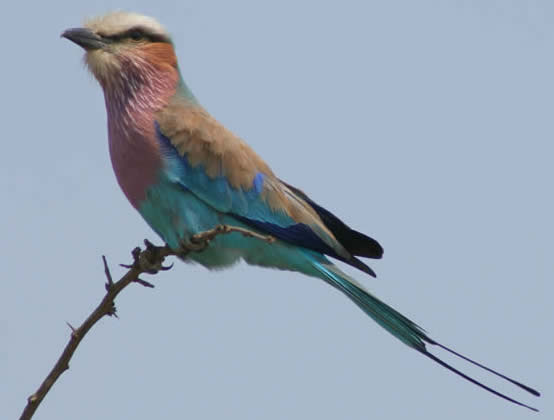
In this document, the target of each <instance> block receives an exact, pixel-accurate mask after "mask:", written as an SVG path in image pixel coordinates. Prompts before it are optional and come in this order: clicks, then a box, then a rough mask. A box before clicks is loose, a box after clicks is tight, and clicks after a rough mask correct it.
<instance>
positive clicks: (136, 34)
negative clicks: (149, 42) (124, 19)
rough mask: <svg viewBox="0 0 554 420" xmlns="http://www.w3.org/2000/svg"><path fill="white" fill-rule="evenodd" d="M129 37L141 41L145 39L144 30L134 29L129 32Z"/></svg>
mask: <svg viewBox="0 0 554 420" xmlns="http://www.w3.org/2000/svg"><path fill="white" fill-rule="evenodd" d="M129 38H131V39H132V40H133V41H141V40H142V39H144V34H143V33H142V31H139V30H134V31H131V32H129Z"/></svg>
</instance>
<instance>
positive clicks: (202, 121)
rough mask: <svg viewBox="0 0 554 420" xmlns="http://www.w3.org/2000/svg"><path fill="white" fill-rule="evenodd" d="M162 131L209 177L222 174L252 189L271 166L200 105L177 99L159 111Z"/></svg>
mask: <svg viewBox="0 0 554 420" xmlns="http://www.w3.org/2000/svg"><path fill="white" fill-rule="evenodd" d="M156 122H157V124H158V126H159V130H160V131H161V134H163V135H164V136H165V137H166V138H167V139H169V141H170V142H171V144H172V146H173V147H174V148H175V149H176V151H177V152H178V153H179V155H180V156H181V157H182V158H186V160H187V162H188V164H189V165H191V166H192V167H197V166H199V165H202V167H203V170H204V171H205V172H206V174H207V175H208V176H209V177H210V178H216V177H220V176H223V177H225V178H226V179H227V181H228V182H229V184H230V185H231V186H232V187H233V188H241V189H250V188H251V187H252V185H253V183H254V180H255V177H256V176H257V175H258V174H260V173H261V174H263V176H264V177H268V178H275V175H274V174H273V172H272V171H271V169H270V167H269V166H268V165H267V164H266V163H265V162H264V161H263V159H262V158H261V157H260V156H259V155H258V154H257V153H256V152H255V151H254V149H252V147H250V146H249V145H248V144H247V143H246V142H244V141H243V140H242V139H241V138H240V137H238V136H236V135H235V134H234V133H233V132H231V131H230V130H229V129H227V128H226V127H225V126H223V125H222V124H221V123H219V122H218V121H217V120H216V119H215V118H214V117H212V116H211V115H210V114H209V113H208V112H207V111H206V110H205V109H204V108H202V107H201V106H198V105H194V104H190V103H186V102H182V101H174V102H172V103H170V104H169V105H168V106H167V107H165V108H164V109H163V110H162V111H160V112H159V113H158V114H157V115H156Z"/></svg>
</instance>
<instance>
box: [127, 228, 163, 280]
mask: <svg viewBox="0 0 554 420" xmlns="http://www.w3.org/2000/svg"><path fill="white" fill-rule="evenodd" d="M144 245H145V249H144V250H141V249H140V248H139V247H136V248H135V249H133V251H132V252H131V254H132V255H133V260H134V261H133V264H131V265H126V264H121V266H122V267H125V268H137V269H138V270H140V271H141V272H143V273H148V274H156V273H157V272H159V271H167V270H170V269H171V268H172V267H173V264H171V265H167V266H165V265H163V262H164V260H165V257H166V256H167V255H169V253H168V248H167V246H156V245H154V244H153V243H152V242H150V241H149V240H148V239H145V240H144ZM140 282H143V283H148V282H146V281H144V280H141V281H140ZM143 285H144V286H149V285H150V283H148V284H143ZM150 286H151V285H150Z"/></svg>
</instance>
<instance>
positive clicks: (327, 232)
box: [61, 11, 540, 411]
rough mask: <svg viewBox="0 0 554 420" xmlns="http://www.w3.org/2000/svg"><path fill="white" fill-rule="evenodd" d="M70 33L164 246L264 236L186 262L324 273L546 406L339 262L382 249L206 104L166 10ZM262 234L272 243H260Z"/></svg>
mask: <svg viewBox="0 0 554 420" xmlns="http://www.w3.org/2000/svg"><path fill="white" fill-rule="evenodd" d="M61 36H62V37H64V38H66V39H68V40H70V41H72V42H74V43H75V44H77V45H79V46H80V47H82V48H83V49H84V50H85V56H84V61H85V63H86V66H87V67H88V69H89V70H90V72H91V73H92V75H93V76H94V77H95V78H96V79H97V81H98V83H99V84H100V86H101V88H102V90H103V93H104V99H105V106H106V112H107V126H108V127H107V131H108V143H109V152H110V158H111V163H112V166H113V169H114V172H115V176H116V178H117V182H118V183H119V186H120V187H121V190H122V191H123V193H124V194H125V196H126V197H127V199H128V201H129V202H130V203H131V205H132V206H133V207H134V208H135V209H136V210H137V211H138V212H139V214H140V215H141V216H142V217H143V218H144V220H145V221H146V222H147V224H148V225H149V226H150V227H151V228H152V229H153V230H154V231H155V232H156V233H157V234H158V235H159V236H160V237H161V238H162V240H163V241H164V242H165V243H166V245H167V246H169V247H170V248H171V249H172V250H175V251H176V252H179V250H182V249H190V246H192V245H193V244H194V238H195V237H196V235H198V234H199V233H202V232H206V231H209V230H211V229H214V228H215V227H217V226H231V227H236V228H237V229H242V230H244V231H250V232H254V233H256V235H250V236H247V235H243V234H241V233H240V232H231V233H229V234H227V235H218V236H216V237H215V238H213V240H212V241H211V242H210V243H209V245H208V246H206V247H205V248H204V249H202V250H199V252H189V253H187V254H186V256H185V255H183V259H185V260H187V261H190V262H195V263H199V264H201V265H203V266H204V267H206V268H208V269H222V268H227V267H230V266H232V265H233V264H235V263H237V262H238V261H241V260H243V261H245V262H246V263H247V264H251V265H256V266H262V267H269V268H275V269H280V270H288V271H293V272H299V273H302V274H305V275H307V276H311V277H316V278H319V279H321V280H323V281H325V282H326V283H328V284H329V285H331V286H332V287H334V288H335V289H337V290H339V291H340V292H342V293H343V294H344V295H346V296H347V297H348V298H350V299H351V300H352V301H353V302H354V303H355V304H356V305H357V306H358V307H359V308H360V309H361V310H362V311H363V312H365V313H366V314H367V315H369V317H371V318H372V319H373V320H374V321H376V322H377V323H378V324H379V325H380V326H381V327H383V328H384V329H385V330H387V331H388V332H389V333H391V334H392V335H393V336H394V337H396V338H397V339H399V340H400V341H402V342H403V343H404V344H406V345H407V346H409V347H410V348H412V349H414V350H416V351H417V352H419V353H420V354H422V355H423V356H425V357H427V358H428V359H431V360H432V361H434V362H436V363H438V364H439V365H441V366H442V367H444V368H446V369H448V370H449V371H451V372H453V373H455V374H456V375H458V376H460V377H461V378H463V379H465V380H467V381H469V382H471V383H473V384H474V385H476V386H478V387H480V388H482V389H484V390H486V391H488V392H490V393H492V394H494V395H496V396H498V397H500V398H503V399H505V400H507V401H509V402H511V403H514V404H517V405H519V406H522V407H526V408H528V409H530V410H533V411H538V410H537V409H536V408H534V407H532V406H530V405H527V404H524V403H523V402H521V401H518V400H516V399H514V398H511V397H509V396H508V395H506V394H503V393H501V392H499V391H497V390H495V389H493V388H491V387H489V386H487V385H485V384H484V383H482V382H480V381H478V380H476V379H474V378H472V377H470V376H469V375H467V374H465V373H463V372H462V371H461V370H459V369H457V368H455V367H453V366H452V365H450V364H448V363H446V362H445V361H444V360H443V359H441V358H439V357H438V356H437V355H435V354H434V353H432V352H431V351H430V348H433V349H436V350H439V351H446V352H449V353H451V354H453V355H455V356H457V357H459V358H461V359H463V360H464V361H466V362H469V363H472V364H474V365H476V366H478V367H480V368H482V369H485V370H486V371H488V372H489V373H491V374H493V375H496V376H499V377H501V378H503V379H505V380H507V381H509V382H511V383H512V384H514V385H516V386H518V387H520V388H522V389H523V390H525V391H527V392H529V393H531V394H532V395H534V396H537V397H538V396H540V393H539V392H538V391H536V390H535V389H533V388H531V387H529V386H527V385H525V384H523V383H521V382H519V381H516V380H514V379H512V378H510V377H508V376H506V375H504V374H502V373H500V372H498V371H496V370H493V369H491V368H489V367H487V366H485V365H483V364H481V363H479V362H476V361H475V360H473V359H470V358H468V357H466V356H464V355H462V354H461V353H459V352H457V351H455V350H453V349H451V348H449V347H447V346H445V345H443V344H441V343H440V342H438V341H436V340H435V339H433V338H431V337H430V336H429V335H428V334H427V332H426V331H425V330H424V329H423V328H421V327H420V326H419V325H418V324H416V323H415V322H413V321H411V320H410V319H408V318H407V317H405V316H404V315H402V314H401V313H400V312H398V311H397V310H395V309H393V308H392V307H391V306H389V305H388V304H386V303H385V302H383V301H381V300H380V299H378V298H377V297H376V296H374V295H373V294H371V293H370V292H369V291H368V290H367V289H366V288H364V287H363V286H362V285H361V284H360V283H359V282H358V281H356V280H355V279H354V278H353V277H351V276H349V275H347V274H346V273H345V272H344V271H343V270H341V269H340V268H339V267H338V266H337V265H336V264H334V263H333V261H332V260H333V259H335V260H338V261H342V262H344V263H346V264H348V265H350V266H353V267H355V268H356V269H358V270H360V271H362V272H363V273H365V274H367V275H369V276H372V277H375V272H374V271H373V270H372V269H371V268H370V267H369V266H368V265H367V264H366V263H365V262H363V261H362V260H361V259H360V258H372V259H379V258H381V257H382V256H383V248H382V247H381V245H380V244H379V242H377V241H376V240H374V239H372V238H371V237H369V236H367V235H365V234H363V233H361V232H358V231H356V230H354V229H352V228H351V227H350V226H348V225H347V224H346V223H344V222H343V221H342V220H341V219H339V218H338V217H337V216H335V214H333V213H332V212H331V211H329V210H327V209H325V208H324V207H322V206H321V205H320V204H318V203H317V202H315V201H314V200H313V199H312V198H310V196H309V195H307V194H306V193H304V192H303V191H302V190H300V189H298V188H296V187H294V186H292V185H290V184H288V183H286V182H284V181H282V180H281V179H280V178H279V177H278V176H277V175H276V174H275V173H274V172H273V171H272V169H271V168H270V166H269V165H268V164H267V163H266V162H265V161H264V160H263V159H262V158H261V157H260V156H259V155H258V154H257V153H256V152H255V151H254V150H253V149H252V148H251V147H250V146H249V145H248V144H247V143H246V142H244V141H243V140H242V139H241V138H240V137H238V136H237V135H235V134H234V133H232V132H231V131H230V130H228V129H227V128H225V127H224V126H223V125H222V124H220V123H219V122H218V121H217V120H216V119H215V118H214V117H213V116H212V115H211V114H209V113H208V112H207V110H206V109H205V108H204V107H203V106H202V105H201V104H200V102H199V101H198V100H197V98H196V97H195V96H194V94H193V93H192V91H191V89H190V88H189V87H188V85H187V84H186V83H185V81H184V80H183V77H182V75H181V71H180V67H179V64H178V60H177V56H176V52H175V48H174V43H173V40H172V38H171V37H170V34H169V32H168V31H167V30H166V29H165V27H164V26H162V25H161V24H160V23H159V22H158V21H157V20H156V19H154V18H152V17H149V16H145V15H141V14H138V13H134V12H126V11H116V12H110V13H107V14H105V15H102V16H98V17H94V18H91V19H88V20H86V21H85V22H84V24H83V26H82V27H76V28H70V29H67V30H65V31H64V32H63V33H62V35H61ZM260 235H261V236H265V237H270V238H273V239H274V240H272V241H265V240H261V239H260V237H259V236H260ZM187 247H189V248H187Z"/></svg>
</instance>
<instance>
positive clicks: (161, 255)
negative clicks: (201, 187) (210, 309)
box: [19, 225, 275, 420]
mask: <svg viewBox="0 0 554 420" xmlns="http://www.w3.org/2000/svg"><path fill="white" fill-rule="evenodd" d="M231 232H237V233H240V234H242V235H244V236H247V237H251V238H257V239H260V240H263V241H266V242H268V243H273V242H274V241H275V238H273V237H272V236H265V235H260V234H259V233H256V232H253V231H250V230H248V229H244V228H241V227H238V226H229V225H218V226H216V227H215V228H213V229H211V230H208V231H205V232H201V233H199V234H197V235H194V236H193V237H191V239H190V242H189V243H183V244H181V248H180V249H179V250H178V251H174V250H172V249H171V248H169V247H168V246H167V245H165V246H161V247H160V246H155V245H153V244H152V243H151V242H149V241H148V240H146V239H145V240H144V245H145V249H144V250H141V249H140V248H139V247H136V248H135V249H134V250H133V251H132V255H133V260H134V261H133V264H131V265H124V264H121V266H122V267H125V268H128V269H129V270H128V271H127V273H125V275H124V276H123V277H121V279H119V280H118V281H117V282H115V283H114V282H113V279H112V275H111V273H110V269H109V268H108V263H107V261H106V257H105V256H102V260H103V262H104V273H105V275H106V279H107V282H106V284H105V287H106V295H105V296H104V298H103V299H102V301H101V302H100V304H99V305H98V306H97V307H96V309H95V310H94V311H93V312H92V313H91V314H90V315H89V316H88V318H87V319H86V320H85V321H84V322H83V323H82V324H81V326H79V327H78V328H74V327H73V326H72V325H71V324H70V323H67V325H68V326H69V328H70V329H71V336H70V339H69V342H68V343H67V345H66V346H65V348H64V350H63V352H62V354H61V356H60V357H59V359H58V361H57V362H56V364H55V365H54V367H53V368H52V370H51V371H50V373H49V374H48V376H46V379H44V381H43V382H42V384H41V385H40V386H39V388H38V389H37V391H36V392H35V393H34V394H32V395H31V396H30V397H29V398H27V405H26V406H25V408H24V410H23V413H22V414H21V417H20V418H19V419H20V420H29V419H30V418H32V417H33V415H34V413H35V411H36V409H37V408H38V406H39V405H40V403H41V402H42V400H43V399H44V397H45V396H46V394H48V391H50V388H52V386H53V385H54V384H55V383H56V381H57V380H58V378H59V377H60V376H61V374H62V373H64V372H65V371H66V370H68V369H69V361H70V360H71V358H72V357H73V354H74V353H75V350H77V347H78V346H79V344H80V342H81V340H82V339H83V337H84V336H85V335H86V334H87V333H88V332H89V330H90V329H91V328H92V327H93V326H94V325H95V324H96V323H97V322H98V321H99V320H100V319H101V318H102V317H104V316H105V315H108V316H115V317H117V314H116V307H115V298H116V297H117V295H118V294H119V293H120V292H121V291H122V290H123V289H124V288H125V287H127V286H128V285H129V284H131V283H138V284H140V285H142V286H145V287H150V288H151V287H154V285H153V284H152V283H149V282H147V281H146V280H143V279H141V278H140V277H139V276H140V275H141V274H144V273H147V274H156V273H158V272H159V271H166V270H169V269H171V268H172V267H173V264H171V265H169V266H164V265H163V262H164V260H165V258H166V257H168V256H179V257H181V258H182V257H184V256H186V255H187V254H189V253H190V252H201V251H203V250H204V249H206V247H207V246H208V245H209V243H210V241H211V240H212V239H214V238H215V237H216V236H218V235H224V234H228V233H231Z"/></svg>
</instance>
